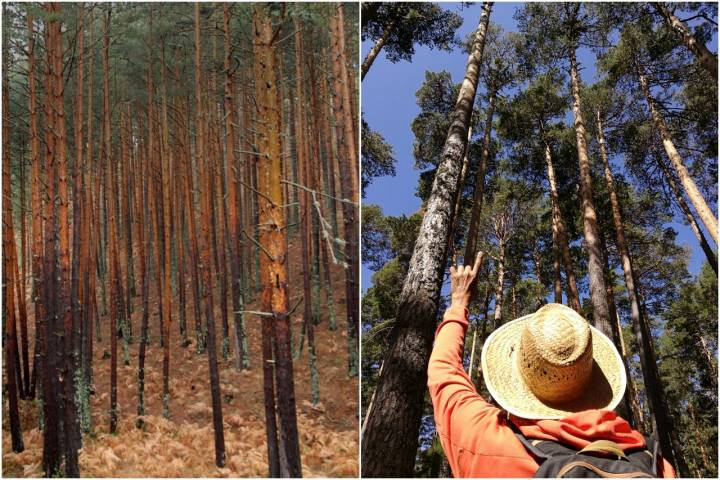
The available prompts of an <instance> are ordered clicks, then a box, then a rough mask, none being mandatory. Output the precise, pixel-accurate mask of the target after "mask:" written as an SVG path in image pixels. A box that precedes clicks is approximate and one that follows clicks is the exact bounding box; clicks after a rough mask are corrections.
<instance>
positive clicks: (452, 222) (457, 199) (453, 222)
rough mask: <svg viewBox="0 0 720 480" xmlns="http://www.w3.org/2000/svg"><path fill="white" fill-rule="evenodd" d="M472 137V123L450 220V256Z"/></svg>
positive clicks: (458, 218)
mask: <svg viewBox="0 0 720 480" xmlns="http://www.w3.org/2000/svg"><path fill="white" fill-rule="evenodd" d="M470 139H472V125H470V128H468V136H467V145H466V146H465V155H463V164H462V170H460V177H459V178H458V193H457V196H456V197H455V207H454V208H453V216H452V219H451V220H450V232H451V233H450V236H449V237H448V246H447V250H448V252H452V253H449V255H450V257H451V258H452V256H453V255H454V253H455V252H454V251H453V248H454V245H455V236H456V234H457V232H456V230H457V225H458V222H459V221H460V207H461V206H462V203H463V201H462V200H463V188H464V187H465V177H466V176H467V171H468V166H469V163H470V162H469V159H468V150H469V149H470Z"/></svg>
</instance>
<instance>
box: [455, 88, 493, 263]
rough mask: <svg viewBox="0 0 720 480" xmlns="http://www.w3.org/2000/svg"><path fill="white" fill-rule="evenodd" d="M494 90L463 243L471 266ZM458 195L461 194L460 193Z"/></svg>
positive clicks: (489, 103) (483, 185)
mask: <svg viewBox="0 0 720 480" xmlns="http://www.w3.org/2000/svg"><path fill="white" fill-rule="evenodd" d="M496 93H497V92H495V91H494V90H493V91H491V92H490V98H489V99H488V108H487V112H486V114H485V116H486V120H485V133H484V134H483V146H482V153H481V154H480V163H479V165H478V169H477V173H476V174H475V189H474V191H473V200H472V201H473V203H472V212H471V213H470V223H469V224H468V233H467V237H466V240H465V241H466V243H465V256H464V257H463V258H464V259H465V262H466V263H468V264H471V263H472V262H473V260H474V259H475V250H476V249H477V241H478V226H479V223H480V213H481V211H482V202H483V195H484V193H485V171H486V170H487V162H488V157H489V156H490V134H491V133H492V119H493V113H494V111H495V95H496ZM459 194H462V192H460V193H459Z"/></svg>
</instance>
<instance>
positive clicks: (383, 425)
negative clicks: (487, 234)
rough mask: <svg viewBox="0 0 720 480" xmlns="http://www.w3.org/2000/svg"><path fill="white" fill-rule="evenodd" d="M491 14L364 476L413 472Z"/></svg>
mask: <svg viewBox="0 0 720 480" xmlns="http://www.w3.org/2000/svg"><path fill="white" fill-rule="evenodd" d="M491 9H492V2H486V3H485V4H484V5H483V11H482V14H481V16H480V23H479V25H478V28H477V31H476V32H475V37H474V40H473V45H472V49H471V53H470V55H469V57H468V62H467V68H466V72H465V78H464V80H463V82H462V84H461V87H460V92H459V95H458V99H457V103H456V104H455V108H454V111H453V114H452V117H451V126H450V129H449V131H448V136H447V138H446V140H445V146H444V147H443V155H442V160H441V162H440V165H439V167H438V170H437V173H436V174H435V180H434V182H433V188H432V193H431V195H430V198H429V200H428V203H427V209H426V213H425V216H424V218H423V222H422V225H421V227H420V232H419V235H418V239H417V241H416V244H415V248H414V251H413V255H412V258H411V260H410V266H409V269H408V274H407V277H406V279H405V282H404V284H403V289H402V293H401V295H400V300H399V302H398V311H397V317H396V319H397V320H396V325H395V327H394V329H393V332H392V334H391V338H392V339H393V341H392V342H391V343H390V346H389V348H388V351H387V353H386V355H385V359H384V363H383V372H382V375H381V376H380V379H379V381H378V385H377V387H376V390H375V402H374V403H373V408H372V410H370V411H368V414H367V415H368V418H367V424H366V428H365V433H364V435H363V442H362V476H364V477H402V476H412V475H413V465H414V463H415V455H416V452H417V445H418V429H419V427H420V418H421V416H422V410H423V401H422V399H423V398H424V395H425V392H426V383H427V362H428V358H429V355H430V349H431V346H432V334H433V331H434V329H435V324H436V320H437V319H436V313H437V308H438V301H439V296H440V287H441V285H442V280H443V271H444V270H445V265H446V256H447V236H448V235H449V234H450V232H449V226H450V220H451V216H452V213H453V212H452V208H453V205H454V201H455V196H456V195H457V186H458V181H457V180H458V176H459V175H460V170H461V168H462V156H463V154H464V152H465V146H466V143H467V133H468V128H469V125H470V116H471V113H472V106H473V102H474V99H475V93H476V90H477V82H478V72H479V68H480V61H481V59H482V53H483V49H484V47H485V34H486V31H487V28H488V22H489V17H490V11H491Z"/></svg>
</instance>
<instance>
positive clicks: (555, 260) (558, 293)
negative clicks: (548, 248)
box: [553, 235, 562, 303]
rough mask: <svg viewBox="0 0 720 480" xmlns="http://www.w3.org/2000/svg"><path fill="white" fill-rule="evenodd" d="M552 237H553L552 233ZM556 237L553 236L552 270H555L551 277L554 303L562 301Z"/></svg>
mask: <svg viewBox="0 0 720 480" xmlns="http://www.w3.org/2000/svg"><path fill="white" fill-rule="evenodd" d="M553 237H555V236H554V235H553ZM555 240H556V238H553V241H554V242H553V243H555V245H556V246H555V249H554V253H555V255H553V271H554V272H555V278H554V279H553V292H554V294H555V303H562V281H561V278H560V249H558V248H557V242H556V241H555Z"/></svg>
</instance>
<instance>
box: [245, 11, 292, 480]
mask: <svg viewBox="0 0 720 480" xmlns="http://www.w3.org/2000/svg"><path fill="white" fill-rule="evenodd" d="M275 33H277V32H273V28H272V23H271V21H270V18H269V17H268V13H267V11H266V7H265V6H264V5H260V4H256V5H255V7H254V10H253V51H254V53H255V65H254V71H255V79H256V82H255V92H256V93H255V96H256V99H257V109H258V110H257V116H258V118H259V119H262V121H263V123H261V124H259V131H260V133H259V135H258V141H257V144H258V151H259V152H260V158H261V159H262V160H261V161H260V162H259V163H258V172H257V178H258V182H257V191H258V194H257V202H258V209H259V217H260V218H259V224H261V225H267V226H268V227H267V228H263V229H261V230H260V245H262V246H263V252H262V253H261V255H260V268H261V272H262V275H261V278H263V294H262V300H263V302H262V304H263V308H264V311H265V312H267V313H268V314H270V315H271V316H270V317H264V321H265V322H267V321H271V322H272V326H273V328H274V330H275V346H276V355H275V366H276V368H275V376H276V385H277V388H278V391H277V412H278V418H279V427H280V428H279V433H280V436H279V444H280V452H279V453H280V455H279V457H280V470H281V471H280V475H281V476H283V477H300V476H301V475H302V466H301V463H300V445H299V439H298V430H297V417H296V411H295V384H294V380H293V364H292V354H291V346H290V335H289V322H288V316H287V311H288V294H287V288H288V285H287V270H286V262H287V251H286V249H285V241H284V238H283V234H282V232H283V230H284V228H285V218H284V212H283V209H282V205H283V198H282V187H281V183H280V179H281V178H282V160H281V155H280V153H281V151H282V147H281V140H280V131H281V125H280V116H279V105H278V97H277V85H276V79H275V48H276V47H275V38H276V35H275Z"/></svg>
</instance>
